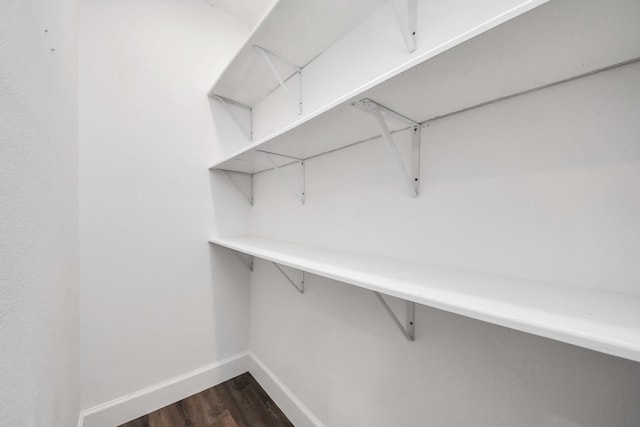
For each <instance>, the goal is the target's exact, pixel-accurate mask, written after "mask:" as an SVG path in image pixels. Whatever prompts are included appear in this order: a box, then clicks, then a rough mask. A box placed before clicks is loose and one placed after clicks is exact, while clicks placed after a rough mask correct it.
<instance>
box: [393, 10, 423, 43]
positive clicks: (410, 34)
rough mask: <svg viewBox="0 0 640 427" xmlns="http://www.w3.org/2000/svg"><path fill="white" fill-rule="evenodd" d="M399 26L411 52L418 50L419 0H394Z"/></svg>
mask: <svg viewBox="0 0 640 427" xmlns="http://www.w3.org/2000/svg"><path fill="white" fill-rule="evenodd" d="M391 4H392V6H393V10H394V12H395V15H396V19H397V20H398V26H399V27H400V31H401V32H402V37H404V42H405V44H406V45H407V50H408V51H409V53H411V52H413V51H415V50H416V47H417V40H416V33H417V31H418V0H392V2H391Z"/></svg>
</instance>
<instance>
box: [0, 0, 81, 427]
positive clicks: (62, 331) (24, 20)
mask: <svg viewBox="0 0 640 427" xmlns="http://www.w3.org/2000/svg"><path fill="white" fill-rule="evenodd" d="M1 10H2V12H1V13H0V424H1V425H3V426H21V427H22V426H24V427H40V426H51V427H68V426H72V425H74V424H75V423H76V421H77V416H78V411H79V403H80V380H79V366H78V362H79V347H78V277H77V271H78V230H77V227H78V206H77V190H78V179H77V171H78V169H77V147H78V137H77V112H78V102H77V95H78V91H77V77H78V72H77V61H78V34H77V32H78V24H77V1H75V0H54V1H47V2H42V1H33V0H7V1H3V2H2V6H1ZM52 49H55V51H52Z"/></svg>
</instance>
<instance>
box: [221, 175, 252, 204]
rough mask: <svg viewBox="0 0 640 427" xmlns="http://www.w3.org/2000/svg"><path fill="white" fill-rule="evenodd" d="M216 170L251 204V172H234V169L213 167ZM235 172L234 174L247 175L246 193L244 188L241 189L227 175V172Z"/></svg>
mask: <svg viewBox="0 0 640 427" xmlns="http://www.w3.org/2000/svg"><path fill="white" fill-rule="evenodd" d="M214 170H215V171H216V172H218V173H219V174H220V175H222V176H223V177H224V179H226V180H227V182H228V183H229V184H231V186H232V187H233V188H235V189H236V191H237V192H238V193H240V195H241V196H242V197H244V198H245V199H247V201H248V202H249V204H250V205H251V206H253V174H252V173H245V172H235V171H233V172H232V171H225V170H222V169H214ZM230 172H231V173H236V174H241V175H246V176H248V177H249V193H248V194H247V193H246V192H245V190H243V189H242V188H241V187H240V185H238V184H237V183H236V182H235V181H234V180H232V179H231V177H230V176H229V173H230Z"/></svg>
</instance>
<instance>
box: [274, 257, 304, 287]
mask: <svg viewBox="0 0 640 427" xmlns="http://www.w3.org/2000/svg"><path fill="white" fill-rule="evenodd" d="M271 264H273V265H274V266H275V267H276V268H277V269H278V271H279V272H280V273H282V275H283V276H284V277H285V279H287V281H288V282H289V283H291V285H292V286H293V287H294V288H296V290H297V291H298V292H300V293H301V294H304V271H301V273H302V278H301V279H300V284H298V283H297V282H296V281H295V280H293V279H292V278H291V277H290V276H289V275H288V274H287V273H286V272H285V271H284V270H283V269H282V267H280V266H279V265H278V264H276V263H275V262H273V261H272V262H271Z"/></svg>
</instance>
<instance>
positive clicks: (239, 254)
mask: <svg viewBox="0 0 640 427" xmlns="http://www.w3.org/2000/svg"><path fill="white" fill-rule="evenodd" d="M232 252H233V253H234V255H235V256H237V257H238V259H240V261H242V263H243V264H244V265H246V266H247V268H248V269H249V271H253V255H249V260H248V261H247V260H246V259H245V258H244V257H243V256H242V254H241V253H240V252H238V251H234V250H232Z"/></svg>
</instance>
